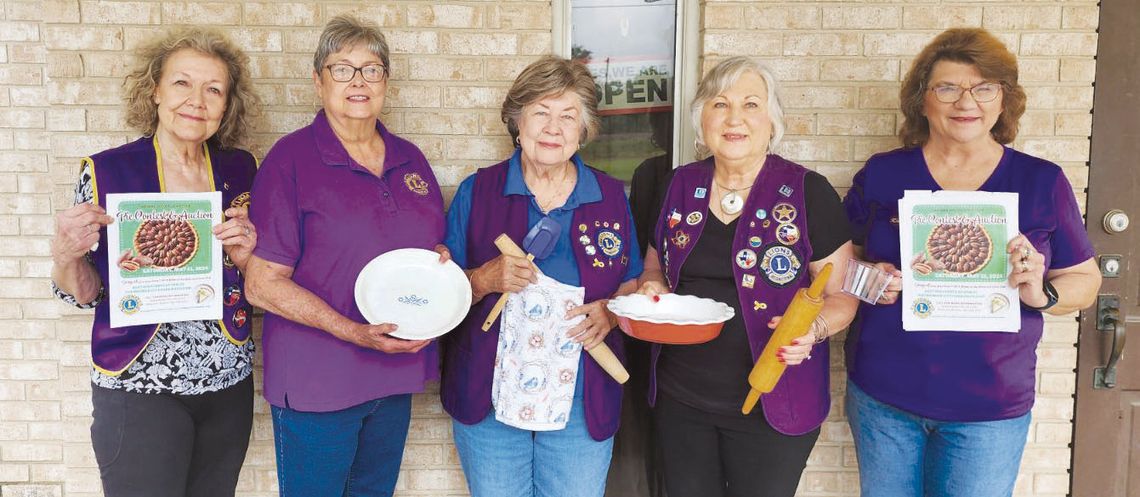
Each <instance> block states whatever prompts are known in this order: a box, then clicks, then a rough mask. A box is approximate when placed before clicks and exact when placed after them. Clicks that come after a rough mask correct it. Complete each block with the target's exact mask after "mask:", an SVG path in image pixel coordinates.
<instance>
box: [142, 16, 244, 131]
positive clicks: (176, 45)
mask: <svg viewBox="0 0 1140 497" xmlns="http://www.w3.org/2000/svg"><path fill="white" fill-rule="evenodd" d="M184 49H190V50H194V51H196V52H198V53H201V54H203V55H207V56H210V57H214V58H216V59H218V60H220V61H221V62H222V63H223V64H225V66H226V72H227V73H228V75H229V91H228V92H227V93H226V111H225V113H224V114H223V115H222V122H221V124H220V125H219V127H218V131H217V133H215V134H214V136H212V137H210V139H211V140H214V141H215V142H216V143H217V144H218V145H219V146H221V147H222V148H234V147H237V146H239V145H242V144H244V143H245V141H246V139H248V137H249V131H250V128H251V119H252V118H253V116H254V115H256V114H257V111H258V110H259V108H260V106H261V99H260V98H258V96H257V93H255V92H254V91H253V85H252V83H251V82H250V78H249V69H248V66H249V57H247V56H246V55H245V52H242V50H241V49H240V48H238V47H237V45H235V44H234V43H233V42H231V41H230V40H229V39H228V38H226V37H225V36H224V35H223V34H222V33H221V32H219V31H217V30H214V29H209V28H200V27H186V28H177V29H175V30H173V31H171V32H169V33H167V34H166V35H165V36H161V37H158V38H155V39H152V40H150V41H149V42H147V43H144V44H143V45H142V46H140V47H139V48H138V49H137V50H136V51H135V57H136V61H135V66H134V67H133V68H132V69H131V71H130V72H129V73H128V74H127V77H126V79H125V80H124V81H123V88H124V100H125V104H126V117H127V124H128V125H130V126H131V127H132V128H135V129H137V130H139V131H141V132H142V134H143V135H146V136H151V135H154V133H155V131H156V130H157V129H158V104H155V103H154V92H155V89H156V88H157V87H158V82H159V80H161V79H162V70H163V68H164V67H165V65H166V61H167V60H169V59H170V56H171V55H174V53H175V52H178V51H180V50H184Z"/></svg>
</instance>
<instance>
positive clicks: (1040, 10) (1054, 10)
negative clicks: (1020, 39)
mask: <svg viewBox="0 0 1140 497" xmlns="http://www.w3.org/2000/svg"><path fill="white" fill-rule="evenodd" d="M982 27H984V28H986V29H992V30H1002V29H1016V30H1029V29H1056V28H1059V27H1061V7H1060V6H1054V5H1016V6H1012V5H1001V6H997V5H995V6H986V7H985V11H984V12H983V14H982Z"/></svg>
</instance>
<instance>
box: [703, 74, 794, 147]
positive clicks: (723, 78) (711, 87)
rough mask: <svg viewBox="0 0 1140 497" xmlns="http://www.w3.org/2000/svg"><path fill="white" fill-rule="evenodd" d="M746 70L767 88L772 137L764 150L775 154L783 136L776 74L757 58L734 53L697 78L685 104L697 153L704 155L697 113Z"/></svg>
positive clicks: (781, 108) (781, 112)
mask: <svg viewBox="0 0 1140 497" xmlns="http://www.w3.org/2000/svg"><path fill="white" fill-rule="evenodd" d="M747 72H752V73H755V74H756V75H757V76H760V79H763V80H764V86H765V87H766V88H767V89H768V118H769V119H771V120H772V137H771V138H769V139H768V153H770V154H771V153H775V152H776V149H777V147H779V146H780V140H782V139H783V138H784V107H783V106H782V105H780V91H779V90H780V88H779V83H778V82H777V81H776V76H775V75H774V74H772V71H771V70H770V69H768V66H766V65H764V64H763V63H761V62H760V61H758V60H756V59H753V58H751V57H745V56H736V57H729V58H727V59H724V60H722V61H721V62H720V63H719V64H717V65H716V67H713V68H712V70H710V71H709V72H708V74H705V76H704V77H703V78H701V83H700V84H699V85H697V94H696V95H695V96H694V97H693V103H692V104H691V105H690V106H689V116H690V118H692V121H693V129H694V130H695V131H696V135H697V143H696V145H697V152H698V153H700V154H701V155H707V154H708V148H707V147H706V146H705V133H704V130H703V129H701V116H702V115H703V114H704V110H705V103H706V102H708V101H709V100H712V99H714V98H716V96H717V95H720V94H721V93H724V92H725V91H726V90H728V89H729V88H730V87H732V85H734V84H736V82H737V81H738V80H740V77H741V76H743V75H744V73H747Z"/></svg>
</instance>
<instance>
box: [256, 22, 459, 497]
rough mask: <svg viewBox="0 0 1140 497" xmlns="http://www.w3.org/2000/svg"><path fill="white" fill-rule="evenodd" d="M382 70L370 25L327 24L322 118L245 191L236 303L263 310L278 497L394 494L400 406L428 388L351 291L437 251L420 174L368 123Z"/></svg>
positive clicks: (429, 179) (406, 351)
mask: <svg viewBox="0 0 1140 497" xmlns="http://www.w3.org/2000/svg"><path fill="white" fill-rule="evenodd" d="M388 67H389V59H388V45H387V43H386V42H385V41H384V36H383V35H382V34H381V33H380V31H379V29H378V28H377V27H376V25H375V24H372V23H367V22H362V21H360V20H357V19H355V18H352V17H349V16H338V17H334V18H333V19H332V20H331V21H329V23H328V25H327V26H326V27H325V30H324V32H323V33H321V37H320V40H319V42H318V47H317V51H316V55H315V56H314V58H313V84H314V86H315V87H316V91H317V94H318V95H319V96H320V98H321V102H322V109H321V110H320V111H318V112H317V115H316V117H314V118H313V122H312V124H310V125H308V126H306V127H304V128H302V129H300V130H298V131H295V132H293V133H291V134H289V135H287V136H285V137H284V138H282V139H281V140H279V141H278V142H277V143H276V144H275V145H274V146H273V148H272V149H271V150H270V151H269V154H268V155H266V157H265V161H264V162H263V163H262V165H261V169H260V171H259V173H258V177H257V180H256V181H255V182H254V185H253V192H254V193H253V194H254V195H256V196H258V197H259V199H260V200H259V201H258V202H257V203H255V204H254V205H253V207H252V208H251V212H250V218H251V219H252V220H253V222H254V224H256V225H257V226H258V227H259V229H260V231H262V232H263V233H264V236H263V238H261V240H260V242H261V243H260V244H259V247H258V249H257V250H255V251H254V252H253V256H252V257H251V261H250V264H249V268H248V270H247V280H246V281H248V284H247V285H246V290H247V293H248V296H249V299H250V301H251V302H253V303H254V304H255V305H257V306H259V307H262V308H264V309H265V310H266V315H265V324H264V330H265V334H264V337H265V338H264V350H265V353H264V354H265V398H266V400H268V401H269V404H270V405H271V406H272V407H271V409H272V413H273V436H274V442H275V445H276V447H277V480H278V482H279V484H280V491H281V495H282V496H285V497H294V496H296V497H314V496H334V495H335V496H341V495H344V496H365V495H367V496H370V497H371V496H379V495H392V491H393V489H394V488H395V485H396V478H397V476H398V474H399V472H400V460H401V458H402V456H403V451H404V441H405V439H406V437H407V433H408V423H409V420H410V417H411V394H412V393H415V392H422V391H423V389H424V384H425V383H426V382H428V381H431V380H434V379H436V378H438V377H439V370H438V358H437V353H436V349H435V344H434V343H432V342H430V341H428V340H402V339H399V338H395V337H392V336H389V333H391V332H393V331H395V330H396V325H394V324H390V323H384V324H369V323H368V322H367V321H366V320H365V319H364V316H363V315H362V313H361V311H360V309H359V308H358V307H357V305H356V300H355V298H354V292H353V288H354V285H353V283H354V282H355V281H356V277H357V275H358V274H359V273H360V271H361V269H363V268H364V266H365V265H366V264H367V263H368V262H369V261H371V260H372V259H374V258H375V257H377V256H379V255H380V254H383V253H387V252H390V251H393V250H397V249H402V248H423V249H431V248H433V247H436V245H437V244H439V243H440V242H441V241H442V240H443V226H444V224H443V197H442V196H441V194H440V191H439V185H438V184H437V183H436V181H435V176H433V175H432V170H431V167H430V166H429V165H428V162H427V160H426V159H425V158H424V155H423V153H422V152H420V149H419V148H417V147H416V146H415V145H414V144H412V143H411V142H409V141H407V140H404V139H402V138H400V137H398V136H396V135H394V134H392V133H390V132H389V131H388V129H387V128H386V127H385V126H384V125H383V124H381V122H380V119H379V118H380V114H381V111H382V110H383V109H384V96H385V95H384V94H385V91H386V90H387V88H388ZM440 247H442V246H440ZM440 252H441V259H446V255H445V253H446V251H444V250H443V249H442V248H441V249H440Z"/></svg>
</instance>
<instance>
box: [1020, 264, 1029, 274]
mask: <svg viewBox="0 0 1140 497" xmlns="http://www.w3.org/2000/svg"><path fill="white" fill-rule="evenodd" d="M1021 272H1023V273H1028V272H1029V263H1028V262H1025V261H1021Z"/></svg>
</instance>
